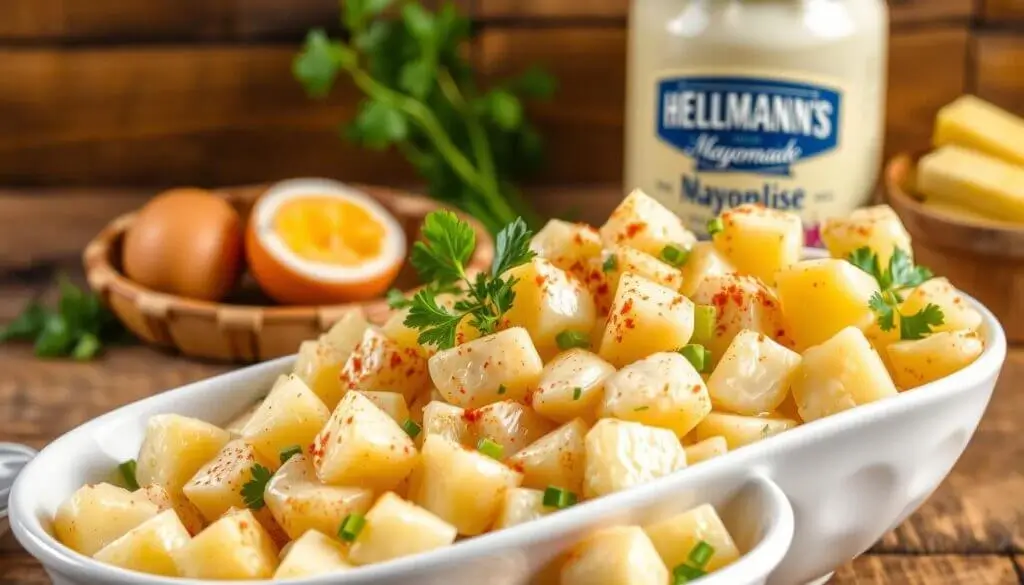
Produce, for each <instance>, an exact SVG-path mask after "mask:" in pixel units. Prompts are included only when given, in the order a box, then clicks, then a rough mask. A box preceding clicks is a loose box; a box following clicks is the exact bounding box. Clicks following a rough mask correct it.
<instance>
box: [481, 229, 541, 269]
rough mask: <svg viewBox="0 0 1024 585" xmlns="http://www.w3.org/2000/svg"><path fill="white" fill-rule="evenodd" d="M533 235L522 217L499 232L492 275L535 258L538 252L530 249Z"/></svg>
mask: <svg viewBox="0 0 1024 585" xmlns="http://www.w3.org/2000/svg"><path fill="white" fill-rule="evenodd" d="M532 237H533V234H532V233H531V232H530V228H528V227H527V226H526V222H525V221H523V219H522V218H521V217H520V218H516V220H515V221H513V222H512V223H510V224H508V225H507V226H505V228H504V229H502V230H501V231H500V232H498V238H497V241H496V253H495V257H494V263H493V264H492V265H491V276H501V275H502V274H504V273H505V272H507V271H508V270H510V269H512V268H515V267H516V266H519V265H520V264H526V263H527V262H529V261H530V260H531V259H533V257H534V256H536V255H537V254H536V252H534V251H533V250H531V249H530V238H532Z"/></svg>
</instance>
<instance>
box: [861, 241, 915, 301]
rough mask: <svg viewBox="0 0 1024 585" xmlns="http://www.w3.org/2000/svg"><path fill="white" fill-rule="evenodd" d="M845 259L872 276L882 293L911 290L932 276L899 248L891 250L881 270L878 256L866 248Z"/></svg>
mask: <svg viewBox="0 0 1024 585" xmlns="http://www.w3.org/2000/svg"><path fill="white" fill-rule="evenodd" d="M847 259H848V260H849V261H850V264H853V265H854V266H856V267H857V268H860V269H861V270H863V271H864V272H867V273H868V274H870V275H871V276H874V277H875V280H877V281H878V288H880V289H882V291H890V290H891V291H898V290H900V289H904V288H912V287H915V286H917V285H919V284H921V283H923V282H924V281H926V280H928V279H930V278H931V277H932V276H934V275H933V274H932V271H931V270H928V269H927V268H925V267H924V266H915V265H914V261H913V260H911V259H910V255H909V254H907V253H906V252H905V251H903V249H901V248H896V249H894V250H893V252H892V256H890V257H889V264H888V266H886V267H885V268H882V266H881V263H880V262H879V261H878V254H876V253H875V252H874V251H872V250H871V248H869V247H868V246H864V247H861V248H857V249H856V250H854V251H853V252H851V253H850V256H849V258H847ZM899 300H901V301H902V300H903V299H899Z"/></svg>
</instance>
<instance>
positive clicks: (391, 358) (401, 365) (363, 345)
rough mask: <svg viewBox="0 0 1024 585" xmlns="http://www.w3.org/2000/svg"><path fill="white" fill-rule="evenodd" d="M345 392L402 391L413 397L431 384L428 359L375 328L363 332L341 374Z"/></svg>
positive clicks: (408, 398) (407, 398) (407, 397)
mask: <svg viewBox="0 0 1024 585" xmlns="http://www.w3.org/2000/svg"><path fill="white" fill-rule="evenodd" d="M339 377H340V380H341V388H342V391H343V392H347V391H349V390H363V391H378V392H400V393H401V394H402V395H403V396H405V398H406V400H411V399H412V398H414V397H415V396H416V395H417V394H419V393H420V392H421V391H423V389H424V388H426V387H427V385H428V384H429V380H428V377H427V358H426V357H425V356H424V354H423V352H422V351H420V350H419V349H416V348H412V347H403V346H402V345H400V344H399V343H398V342H396V341H392V340H391V339H388V338H387V337H386V336H385V335H384V334H383V333H381V332H380V331H379V330H377V329H375V328H372V327H371V328H369V329H367V330H366V332H365V333H363V338H362V339H361V340H360V341H359V343H358V344H356V347H355V349H353V350H352V355H350V356H348V360H347V361H346V362H345V365H344V366H342V368H341V373H340V374H339Z"/></svg>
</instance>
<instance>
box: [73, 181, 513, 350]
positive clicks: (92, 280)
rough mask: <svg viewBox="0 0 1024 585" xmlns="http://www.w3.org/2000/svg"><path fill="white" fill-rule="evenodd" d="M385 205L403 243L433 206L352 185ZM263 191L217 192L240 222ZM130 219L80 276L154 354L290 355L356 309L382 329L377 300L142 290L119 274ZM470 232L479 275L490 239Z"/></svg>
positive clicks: (118, 225)
mask: <svg viewBox="0 0 1024 585" xmlns="http://www.w3.org/2000/svg"><path fill="white" fill-rule="evenodd" d="M353 186H354V187H356V188H359V189H362V190H364V191H365V192H366V193H368V194H369V195H370V196H372V197H374V198H375V199H377V200H378V201H380V203H381V204H383V205H384V207H386V208H387V209H388V210H389V211H391V213H392V214H394V216H395V217H396V218H398V221H399V223H400V224H401V225H402V226H403V227H404V229H405V232H406V236H407V238H408V241H409V242H413V241H415V240H416V239H418V238H419V236H420V227H421V225H422V224H423V218H424V216H426V214H427V213H429V212H431V211H434V210H436V209H439V208H440V205H438V204H437V203H435V202H434V201H432V200H430V199H427V198H426V197H421V196H418V195H413V194H410V193H405V192H401V191H396V190H392V189H386V188H381V187H371V186H366V185H353ZM265 190H266V186H251V187H239V188H232V189H223V190H220V191H218V193H220V194H221V195H222V196H224V197H225V199H227V200H228V202H230V203H231V204H232V205H233V206H234V207H235V208H236V209H238V211H239V212H240V213H241V214H242V217H243V218H248V215H249V211H250V210H251V209H252V206H253V204H254V203H255V202H256V200H257V199H258V198H259V196H260V195H261V194H262V193H263V192H264V191H265ZM134 218H135V214H134V213H129V214H126V215H122V216H121V217H118V218H117V219H115V220H114V221H112V222H111V223H110V224H109V225H107V227H106V228H104V229H103V231H102V232H100V234H99V235H98V236H96V238H95V239H94V240H93V241H92V242H90V243H89V245H88V246H87V247H86V249H85V253H84V256H83V257H84V261H85V272H86V277H87V278H88V281H89V285H90V287H91V288H92V289H93V290H94V291H95V292H96V293H97V294H99V295H100V296H101V298H102V299H103V300H104V301H105V302H106V304H107V306H109V307H110V308H111V310H112V311H113V312H114V314H115V315H117V317H118V318H119V319H120V320H121V322H122V323H124V325H125V326H126V327H127V328H128V329H129V330H131V332H132V333H134V334H135V335H136V336H138V337H139V338H140V339H142V340H144V341H146V342H148V343H150V344H153V345H156V346H158V347H161V348H166V349H175V350H177V351H180V352H181V353H183V354H185V355H188V356H192V357H197V358H205V359H210V360H217V361H228V362H241V363H249V362H255V361H262V360H268V359H271V358H275V357H280V356H283V355H289V354H292V353H295V352H296V351H297V350H298V347H299V344H300V343H301V342H303V341H305V340H308V339H315V338H316V337H317V336H319V335H320V334H321V333H323V332H324V331H326V330H327V329H328V328H330V326H331V325H333V324H334V323H335V322H336V321H337V320H338V319H339V318H341V316H342V315H343V314H345V312H346V311H349V310H351V309H354V308H360V309H362V310H363V311H364V312H365V313H366V315H367V318H368V319H369V320H370V321H371V322H375V323H382V322H383V321H384V320H385V319H386V318H387V315H388V313H389V308H388V306H387V302H386V301H385V300H384V299H382V298H381V299H374V300H372V301H367V302H362V303H349V304H341V305H326V306H274V305H273V302H272V301H270V300H269V299H268V298H267V297H266V296H265V295H263V294H262V292H260V291H259V290H258V287H256V286H255V284H254V283H253V282H251V281H247V282H244V283H243V285H242V286H241V287H240V290H239V291H238V292H237V293H234V294H233V296H232V297H231V298H229V299H227V302H223V303H212V302H207V301H199V300H194V299H188V298H184V297H179V296H174V295H168V294H164V293H160V292H156V291H153V290H150V289H147V288H145V287H143V286H141V285H139V284H137V283H135V282H134V281H132V280H129V279H128V278H127V277H125V276H124V274H123V273H122V272H121V243H122V239H123V236H124V234H125V231H126V230H127V229H128V227H129V226H130V225H131V224H132V221H133V220H134ZM463 219H466V220H467V221H469V222H470V224H471V225H472V226H473V229H474V230H475V231H476V234H477V247H476V252H474V254H473V258H472V260H471V262H470V266H469V268H470V269H471V270H486V269H488V268H489V266H490V264H491V260H492V259H493V257H494V243H493V240H492V239H491V236H490V234H488V233H487V231H486V230H485V229H484V228H483V226H481V225H480V224H479V223H478V222H476V221H475V220H473V219H471V218H468V217H465V216H463ZM418 285H419V282H418V281H417V278H416V275H415V272H414V271H413V270H412V268H411V266H409V265H408V263H406V265H405V266H403V267H402V270H401V272H400V273H399V275H398V277H397V278H396V280H395V282H394V286H396V287H398V288H399V289H402V290H405V291H408V290H411V289H414V288H416V287H417V286H418Z"/></svg>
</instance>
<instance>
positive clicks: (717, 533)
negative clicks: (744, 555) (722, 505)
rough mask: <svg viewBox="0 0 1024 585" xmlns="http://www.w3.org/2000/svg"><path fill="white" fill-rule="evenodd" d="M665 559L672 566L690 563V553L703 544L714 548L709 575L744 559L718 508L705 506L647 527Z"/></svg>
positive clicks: (709, 565) (708, 568)
mask: <svg viewBox="0 0 1024 585" xmlns="http://www.w3.org/2000/svg"><path fill="white" fill-rule="evenodd" d="M644 532H646V533H647V536H648V537H649V538H650V539H651V542H652V543H653V544H654V548H655V549H657V550H658V554H659V555H661V560H662V561H664V562H665V564H666V565H667V566H669V567H677V566H679V565H681V564H683V563H685V562H686V560H687V558H688V557H689V556H690V551H692V550H693V548H694V547H695V546H697V544H698V543H700V542H701V541H703V542H705V543H707V544H709V545H711V547H712V548H713V549H714V551H715V552H714V554H713V555H712V556H711V558H710V559H709V560H708V563H707V564H706V565H705V566H704V569H705V570H706V571H707V572H709V573H710V572H711V571H717V570H718V569H721V568H722V567H724V566H726V565H728V564H729V563H732V562H733V561H735V560H736V559H738V558H739V557H740V551H739V549H738V548H736V543H735V542H733V540H732V536H731V535H730V534H729V530H728V529H727V528H726V527H725V524H722V519H721V518H719V517H718V513H717V512H715V508H714V507H713V506H712V505H710V504H702V505H700V506H697V507H696V508H693V509H692V510H689V511H687V512H683V513H682V514H677V515H675V516H672V517H671V518H666V519H665V520H662V521H660V522H655V523H653V524H649V525H647V526H645V527H644Z"/></svg>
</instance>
